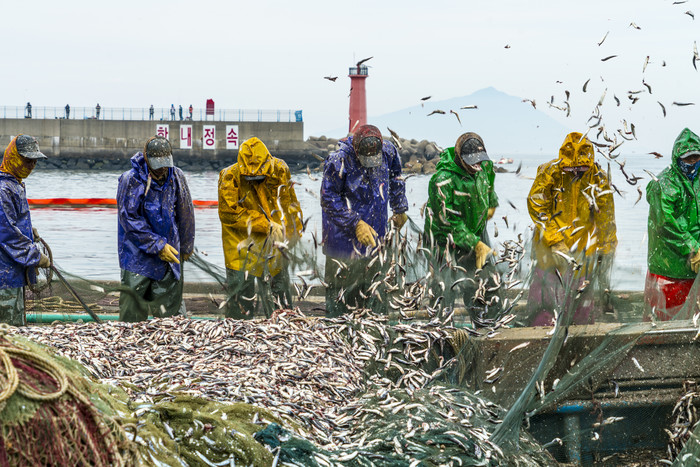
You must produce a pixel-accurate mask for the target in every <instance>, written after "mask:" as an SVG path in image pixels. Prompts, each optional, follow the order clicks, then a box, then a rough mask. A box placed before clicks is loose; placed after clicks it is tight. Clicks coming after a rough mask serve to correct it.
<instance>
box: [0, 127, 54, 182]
mask: <svg viewBox="0 0 700 467" xmlns="http://www.w3.org/2000/svg"><path fill="white" fill-rule="evenodd" d="M37 159H46V156H45V155H44V154H43V153H42V152H41V151H39V143H38V142H37V140H36V138H34V137H32V136H29V135H17V136H16V137H15V138H13V139H12V141H10V144H8V145H7V148H5V154H4V155H3V158H2V165H0V172H5V173H9V174H10V175H13V176H14V177H15V178H16V179H18V180H22V179H23V178H27V177H28V176H29V174H30V173H32V170H34V167H35V166H36V161H37Z"/></svg>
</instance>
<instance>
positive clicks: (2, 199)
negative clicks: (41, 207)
mask: <svg viewBox="0 0 700 467" xmlns="http://www.w3.org/2000/svg"><path fill="white" fill-rule="evenodd" d="M45 158H46V156H45V155H44V154H43V153H42V152H41V151H39V144H38V143H37V141H36V139H35V138H33V137H31V136H28V135H18V136H16V137H15V138H14V139H13V140H12V141H10V144H9V145H8V146H7V148H6V149H5V154H4V156H3V158H2V164H1V165H0V323H6V324H9V325H12V326H24V325H25V324H27V319H26V316H25V311H24V287H25V286H26V285H28V284H33V283H36V271H35V268H36V267H37V266H38V267H41V268H48V267H50V266H51V263H50V261H49V258H48V257H47V256H45V255H44V254H42V253H41V252H40V251H39V248H38V247H37V246H36V245H35V244H34V241H35V240H37V238H38V235H37V233H36V230H35V229H33V228H32V219H31V216H30V214H29V204H28V203H27V193H26V190H25V188H24V183H22V180H23V179H25V178H27V177H28V176H29V174H30V173H32V170H34V167H35V166H36V162H37V160H38V159H45Z"/></svg>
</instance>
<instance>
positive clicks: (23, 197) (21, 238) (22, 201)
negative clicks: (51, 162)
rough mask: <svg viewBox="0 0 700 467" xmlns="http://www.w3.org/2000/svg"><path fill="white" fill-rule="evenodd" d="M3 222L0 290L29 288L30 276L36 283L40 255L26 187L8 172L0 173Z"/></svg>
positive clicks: (1, 229)
mask: <svg viewBox="0 0 700 467" xmlns="http://www.w3.org/2000/svg"><path fill="white" fill-rule="evenodd" d="M0 219H2V222H0V289H7V288H14V287H22V286H24V285H27V276H28V279H29V283H32V284H33V283H35V282H36V270H35V266H37V265H38V264H39V260H40V259H41V253H40V252H39V248H38V247H37V246H36V244H35V243H34V236H33V234H32V219H31V216H30V213H29V204H28V203H27V194H26V192H25V190H24V184H23V183H21V182H20V181H19V180H17V178H16V177H15V176H14V175H11V174H9V173H0ZM27 273H28V274H27Z"/></svg>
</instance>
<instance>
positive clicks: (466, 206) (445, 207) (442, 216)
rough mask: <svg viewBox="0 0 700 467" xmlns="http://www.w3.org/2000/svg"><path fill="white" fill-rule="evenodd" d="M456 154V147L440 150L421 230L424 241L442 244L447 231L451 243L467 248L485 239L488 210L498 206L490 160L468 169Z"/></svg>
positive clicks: (431, 180)
mask: <svg viewBox="0 0 700 467" xmlns="http://www.w3.org/2000/svg"><path fill="white" fill-rule="evenodd" d="M470 137H472V136H470ZM466 139H468V138H464V139H463V140H462V142H464V140H466ZM457 142H458V144H461V143H460V141H459V140H457ZM457 157H459V156H458V155H457V149H456V148H447V149H445V150H444V151H443V152H442V153H441V154H440V162H438V164H437V166H436V167H435V169H436V172H435V174H434V175H433V176H432V177H431V179H430V183H429V185H428V205H427V208H428V209H427V211H426V215H425V229H424V233H425V236H426V239H427V240H426V244H430V243H432V242H433V241H434V242H435V243H436V244H437V245H438V246H440V247H444V246H445V245H447V236H448V235H450V234H451V235H452V239H453V241H454V243H455V245H457V246H458V247H459V248H461V249H462V250H466V251H468V250H470V249H472V248H474V247H475V246H476V244H477V243H479V241H484V243H488V242H487V241H485V240H487V236H486V232H485V229H486V222H487V220H488V210H489V208H495V207H497V206H498V197H497V196H496V191H495V190H494V181H495V178H496V174H495V172H494V170H493V162H492V161H490V160H487V161H483V162H481V168H482V170H481V171H479V172H475V173H469V172H467V171H466V170H465V169H463V168H462V166H461V165H460V164H459V163H458V162H457V160H456V158H457Z"/></svg>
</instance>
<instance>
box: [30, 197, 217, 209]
mask: <svg viewBox="0 0 700 467" xmlns="http://www.w3.org/2000/svg"><path fill="white" fill-rule="evenodd" d="M27 201H28V202H29V206H31V207H34V208H93V207H95V208H116V207H117V200H116V199H114V198H43V199H29V200H27ZM192 204H194V207H196V208H216V207H218V206H219V202H218V201H203V200H194V201H192Z"/></svg>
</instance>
